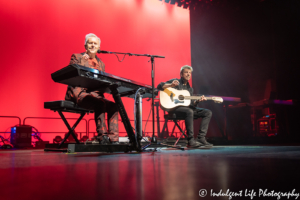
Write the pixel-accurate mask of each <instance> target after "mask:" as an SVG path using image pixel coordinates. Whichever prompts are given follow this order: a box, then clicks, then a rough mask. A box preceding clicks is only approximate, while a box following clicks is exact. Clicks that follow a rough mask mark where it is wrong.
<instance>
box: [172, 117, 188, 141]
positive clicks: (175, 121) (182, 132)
mask: <svg viewBox="0 0 300 200" xmlns="http://www.w3.org/2000/svg"><path fill="white" fill-rule="evenodd" d="M173 121H174V123H175V125H176V126H177V128H178V129H179V130H180V132H181V135H180V136H179V138H178V139H177V140H176V142H175V144H174V146H176V145H177V143H178V142H179V140H180V138H181V137H182V135H184V136H185V137H186V138H187V136H186V135H185V133H184V131H183V130H182V129H181V127H180V126H179V125H178V123H177V120H175V119H173Z"/></svg>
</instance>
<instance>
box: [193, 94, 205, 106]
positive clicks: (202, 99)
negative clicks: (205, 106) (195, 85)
mask: <svg viewBox="0 0 300 200" xmlns="http://www.w3.org/2000/svg"><path fill="white" fill-rule="evenodd" d="M200 101H207V99H206V98H205V96H204V95H202V96H201V97H200V99H197V100H196V101H195V105H197V104H198V103H199V102H200Z"/></svg>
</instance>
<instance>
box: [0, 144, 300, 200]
mask: <svg viewBox="0 0 300 200" xmlns="http://www.w3.org/2000/svg"><path fill="white" fill-rule="evenodd" d="M0 160H1V162H0V177H1V179H0V180H1V181H0V199H1V200H12V199H13V200H14V199H19V200H35V199H42V200H59V199H74V200H77V199H82V200H92V199H131V200H148V199H149V200H150V199H157V200H160V199H161V200H176V199H178V200H189V199H215V200H218V199H230V197H229V196H230V194H231V195H232V199H249V200H250V199H274V200H275V199H278V195H281V198H280V199H288V198H287V197H286V196H283V195H287V194H288V193H290V194H291V195H299V193H300V187H299V185H298V184H299V178H300V165H299V164H300V162H299V161H300V146H216V147H213V148H212V149H200V150H199V149H189V150H185V151H181V150H174V149H159V148H158V149H157V151H156V152H143V153H110V154H108V153H76V154H67V153H59V152H44V151H43V150H0ZM205 190H206V192H207V194H206V195H205ZM293 190H294V191H293ZM199 191H200V194H199ZM272 191H273V193H272ZM199 195H205V197H204V198H203V197H200V196H199ZM218 195H222V196H218ZM267 196H269V197H267ZM251 197H252V198H251ZM299 198H300V197H299ZM299 198H298V199H299ZM289 199H296V196H290V197H289Z"/></svg>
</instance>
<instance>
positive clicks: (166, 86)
mask: <svg viewBox="0 0 300 200" xmlns="http://www.w3.org/2000/svg"><path fill="white" fill-rule="evenodd" d="M169 87H172V84H170V83H166V84H164V85H163V86H162V88H163V89H166V88H169Z"/></svg>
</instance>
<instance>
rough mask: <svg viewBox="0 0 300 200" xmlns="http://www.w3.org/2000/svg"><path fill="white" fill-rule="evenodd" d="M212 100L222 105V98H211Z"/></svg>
mask: <svg viewBox="0 0 300 200" xmlns="http://www.w3.org/2000/svg"><path fill="white" fill-rule="evenodd" d="M212 100H213V101H214V102H215V103H223V98H222V97H212Z"/></svg>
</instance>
